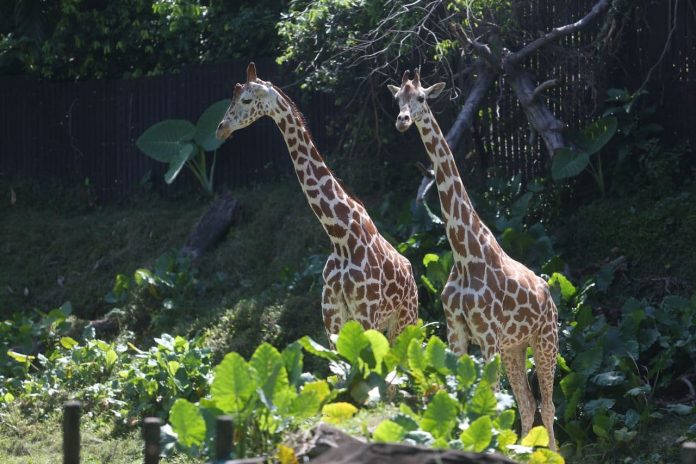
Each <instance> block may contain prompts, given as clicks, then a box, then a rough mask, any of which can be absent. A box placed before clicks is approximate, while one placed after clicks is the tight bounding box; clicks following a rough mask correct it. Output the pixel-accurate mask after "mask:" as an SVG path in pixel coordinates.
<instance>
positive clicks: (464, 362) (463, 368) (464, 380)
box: [457, 354, 476, 389]
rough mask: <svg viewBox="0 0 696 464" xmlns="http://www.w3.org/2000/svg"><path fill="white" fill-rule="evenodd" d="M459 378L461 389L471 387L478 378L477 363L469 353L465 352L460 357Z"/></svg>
mask: <svg viewBox="0 0 696 464" xmlns="http://www.w3.org/2000/svg"><path fill="white" fill-rule="evenodd" d="M457 380H458V381H459V388H460V389H464V388H469V387H470V386H471V385H472V384H473V383H474V381H475V380H476V364H475V363H474V360H473V359H471V356H469V355H468V354H464V355H462V357H461V358H459V364H458V365H457Z"/></svg>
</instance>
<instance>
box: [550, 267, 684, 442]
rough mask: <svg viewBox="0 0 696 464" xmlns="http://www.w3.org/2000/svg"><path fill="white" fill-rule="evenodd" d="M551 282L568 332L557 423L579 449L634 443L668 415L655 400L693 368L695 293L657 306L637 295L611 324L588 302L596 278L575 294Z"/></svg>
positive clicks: (558, 280)
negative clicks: (590, 446)
mask: <svg viewBox="0 0 696 464" xmlns="http://www.w3.org/2000/svg"><path fill="white" fill-rule="evenodd" d="M550 285H552V288H555V289H556V290H555V291H552V293H553V294H554V295H555V296H556V298H557V300H558V302H559V310H560V313H561V320H562V321H563V326H562V333H564V334H565V337H564V339H565V342H564V343H562V344H561V346H562V347H563V349H562V353H561V354H562V363H561V366H562V370H563V371H564V372H563V377H562V378H561V380H560V392H561V394H562V401H561V402H560V403H559V402H558V401H557V404H558V405H559V407H558V409H557V413H558V415H559V418H562V419H561V420H560V421H559V424H560V426H561V428H562V430H563V431H564V432H565V433H566V434H567V435H568V438H569V439H570V440H571V442H572V443H574V444H575V447H576V450H580V449H581V448H582V447H583V446H585V445H586V444H587V443H588V442H591V441H593V440H598V445H599V446H600V447H602V448H603V449H605V450H614V451H615V450H616V449H619V448H620V447H621V446H628V445H630V443H632V442H633V441H634V440H635V439H636V438H637V437H638V436H639V435H640V434H641V433H644V431H645V430H646V427H648V426H649V424H650V423H651V422H652V421H653V420H655V419H657V418H659V417H662V413H661V412H660V410H659V408H658V406H657V404H656V402H655V401H654V397H655V395H659V394H661V393H664V392H665V391H667V390H668V389H669V388H671V387H672V386H673V385H674V383H675V382H676V381H677V380H678V377H677V373H683V372H686V371H688V370H690V369H691V368H692V366H691V363H692V360H693V357H694V355H696V353H695V352H694V349H693V347H694V345H693V339H694V337H696V332H694V330H692V328H693V323H694V322H695V321H696V295H695V296H694V297H692V298H691V300H689V299H685V298H680V297H673V296H668V297H666V298H665V299H664V300H663V301H662V302H661V303H660V304H659V305H651V304H650V303H648V302H647V301H645V300H642V301H639V300H636V299H633V298H631V299H629V300H628V301H626V303H625V304H624V305H623V308H622V309H621V317H620V319H619V320H618V321H617V323H616V325H613V324H610V323H609V322H608V321H607V320H606V318H605V317H604V315H602V314H599V315H598V314H596V312H595V311H593V308H592V307H591V306H590V304H589V303H588V296H590V295H592V294H593V292H597V290H595V281H594V280H588V281H587V282H585V283H584V284H583V285H582V286H581V287H580V288H579V289H576V288H575V287H574V286H573V285H572V284H571V283H570V282H569V281H568V280H567V279H566V278H564V277H563V276H561V275H560V274H554V275H553V276H552V279H551V281H550ZM680 409H681V406H680V405H673V406H671V407H668V408H666V411H670V410H680ZM687 409H688V411H689V412H690V411H691V408H690V407H689V408H687Z"/></svg>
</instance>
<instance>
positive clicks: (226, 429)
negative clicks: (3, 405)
mask: <svg viewBox="0 0 696 464" xmlns="http://www.w3.org/2000/svg"><path fill="white" fill-rule="evenodd" d="M80 406H81V405H80V402H79V401H68V402H66V403H65V405H64V407H63V464H80ZM161 424H162V421H161V420H160V419H159V418H157V417H146V418H145V419H144V420H143V441H144V446H143V462H144V463H145V464H157V463H159V462H160V449H161V448H160V426H161ZM215 427H216V430H215V454H214V461H213V462H215V463H220V464H260V463H263V462H268V461H269V458H267V457H263V456H262V457H258V458H248V459H240V460H229V459H230V456H231V454H232V448H233V444H234V442H233V436H232V418H231V417H230V416H218V418H217V419H216V423H215ZM680 451H681V462H682V464H696V442H691V441H685V442H683V443H682V444H681V449H680ZM274 462H275V461H274ZM390 462H394V460H393V459H392V460H390Z"/></svg>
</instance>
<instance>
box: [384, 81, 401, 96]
mask: <svg viewBox="0 0 696 464" xmlns="http://www.w3.org/2000/svg"><path fill="white" fill-rule="evenodd" d="M387 88H388V89H389V91H390V92H391V94H392V96H394V97H396V93H397V92H398V91H399V90H400V88H399V87H397V86H395V85H391V84H387Z"/></svg>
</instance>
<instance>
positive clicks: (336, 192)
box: [216, 63, 418, 341]
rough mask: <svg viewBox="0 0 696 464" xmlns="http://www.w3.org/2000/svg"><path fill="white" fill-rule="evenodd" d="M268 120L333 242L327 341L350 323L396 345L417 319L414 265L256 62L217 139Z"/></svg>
mask: <svg viewBox="0 0 696 464" xmlns="http://www.w3.org/2000/svg"><path fill="white" fill-rule="evenodd" d="M263 116H269V117H271V118H272V119H273V120H274V121H275V123H276V125H277V126H278V129H280V132H281V134H282V135H283V138H284V140H285V143H286V145H287V147H288V151H289V152H290V158H291V159H292V163H293V166H294V169H295V173H296V174H297V179H298V180H299V182H300V186H301V187H302V191H303V192H304V194H305V196H306V197H307V201H308V203H309V205H310V207H311V208H312V211H314V214H315V215H316V216H317V218H318V219H319V222H320V223H321V225H322V227H323V228H324V231H325V232H326V234H327V235H328V236H329V239H330V240H331V245H332V252H331V254H330V256H329V258H328V260H327V261H326V265H325V267H324V272H323V278H324V288H323V291H322V313H323V319H324V326H325V327H326V331H327V336H328V337H329V341H331V335H332V334H337V333H338V331H339V330H340V328H341V327H342V326H343V324H344V323H345V322H346V321H348V320H357V321H358V322H360V323H361V324H362V325H363V327H365V328H370V329H377V330H384V331H386V332H387V337H388V338H389V339H390V340H393V339H394V338H395V337H396V335H398V334H399V333H400V332H401V331H402V330H403V328H404V327H406V326H407V325H410V324H415V323H416V321H417V319H418V290H417V287H416V282H415V280H414V278H413V273H412V271H411V263H409V261H408V260H407V259H406V258H405V257H403V256H401V255H400V254H399V253H398V252H397V251H396V249H394V247H393V246H392V245H391V244H390V243H389V242H388V241H387V240H386V239H385V238H384V237H382V235H380V233H379V232H378V231H377V227H376V226H375V224H374V222H373V221H372V219H371V218H370V216H369V215H368V214H367V211H366V209H365V207H364V206H363V205H362V203H360V202H359V201H357V200H356V199H355V198H353V197H351V196H350V195H349V194H348V193H347V192H346V191H345V189H344V188H343V186H342V185H341V183H340V182H339V181H338V180H337V179H336V178H335V177H334V175H333V174H332V172H331V170H330V169H329V168H328V167H327V166H326V163H325V162H324V159H323V158H322V156H321V155H320V154H319V151H318V150H317V148H316V147H315V145H314V141H313V140H312V136H311V135H310V133H309V130H308V129H307V127H306V125H305V121H304V117H303V116H302V114H301V113H300V112H299V110H298V109H297V106H296V105H295V103H294V102H293V101H292V100H291V99H290V97H288V96H287V95H286V94H285V93H284V92H283V91H282V90H281V89H280V88H278V87H276V86H275V85H273V84H272V83H271V82H267V81H263V80H261V79H259V78H258V77H257V75H256V67H255V66H254V63H250V64H249V66H248V68H247V81H246V82H245V83H244V84H239V83H238V84H236V85H235V87H234V94H233V96H232V103H231V104H230V107H229V108H228V110H227V112H226V113H225V115H224V117H223V118H222V121H221V122H220V124H219V126H218V128H217V132H216V136H217V137H218V138H220V139H225V138H227V137H229V136H230V135H231V134H232V133H233V132H234V131H236V130H239V129H241V128H243V127H246V126H248V125H250V124H252V123H253V122H254V121H256V120H257V119H259V118H261V117H263Z"/></svg>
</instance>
